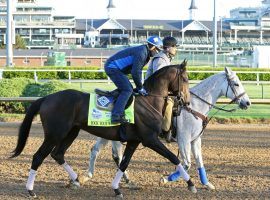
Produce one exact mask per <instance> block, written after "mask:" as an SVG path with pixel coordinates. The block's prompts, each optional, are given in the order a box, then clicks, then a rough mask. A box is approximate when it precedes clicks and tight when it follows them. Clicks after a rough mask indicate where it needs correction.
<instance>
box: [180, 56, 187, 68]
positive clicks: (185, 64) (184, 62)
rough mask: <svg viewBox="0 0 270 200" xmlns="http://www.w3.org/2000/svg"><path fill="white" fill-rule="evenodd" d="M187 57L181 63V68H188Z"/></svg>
mask: <svg viewBox="0 0 270 200" xmlns="http://www.w3.org/2000/svg"><path fill="white" fill-rule="evenodd" d="M186 67H187V59H184V61H183V62H182V63H181V68H182V69H183V70H186V69H187V68H186Z"/></svg>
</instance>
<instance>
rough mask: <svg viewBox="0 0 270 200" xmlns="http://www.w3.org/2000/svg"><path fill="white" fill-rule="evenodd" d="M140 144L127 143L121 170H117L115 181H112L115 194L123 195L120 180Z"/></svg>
mask: <svg viewBox="0 0 270 200" xmlns="http://www.w3.org/2000/svg"><path fill="white" fill-rule="evenodd" d="M139 144H140V143H139V142H127V145H126V148H125V151H124V155H123V159H122V161H121V163H120V166H119V170H118V171H117V173H116V175H115V177H114V179H113V182H112V188H113V190H114V192H115V195H116V196H117V197H122V193H121V192H120V190H119V183H120V180H121V178H122V176H123V174H124V172H125V171H126V169H127V167H128V164H129V162H130V160H131V157H132V155H133V154H134V152H135V150H136V149H137V147H138V145H139Z"/></svg>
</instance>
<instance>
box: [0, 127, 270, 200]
mask: <svg viewBox="0 0 270 200" xmlns="http://www.w3.org/2000/svg"><path fill="white" fill-rule="evenodd" d="M17 129H18V128H17V127H16V128H14V127H9V126H6V125H5V124H0V199H1V200H2V199H27V197H28V194H27V192H26V189H25V183H26V180H27V177H28V172H29V168H30V166H31V160H32V156H33V154H34V153H35V152H36V151H37V149H38V148H39V146H40V144H41V142H42V139H43V134H42V129H41V128H40V125H34V127H32V130H31V133H30V137H29V140H28V142H27V145H26V148H25V149H24V151H23V153H22V154H21V155H20V156H19V157H17V158H14V159H8V156H9V155H10V152H11V151H12V150H13V149H14V148H15V145H16V142H17ZM202 142H203V145H202V146H203V158H204V163H205V168H206V170H207V172H208V179H209V181H211V182H212V183H213V184H214V185H215V187H216V190H215V191H209V190H207V189H205V187H204V186H202V185H201V184H200V181H199V179H198V177H197V173H196V168H195V163H194V162H193V163H192V167H191V169H190V171H189V173H190V174H191V176H192V179H193V181H194V182H195V185H196V186H197V189H198V192H197V194H192V193H191V192H189V191H188V190H187V187H186V183H185V182H184V181H183V180H182V179H181V180H180V181H178V182H173V183H169V184H166V185H164V186H162V187H161V186H159V180H160V178H161V177H162V176H163V175H166V174H169V173H171V172H173V171H174V166H173V165H172V164H171V163H169V162H168V161H167V160H165V159H164V158H162V157H161V156H160V155H158V154H156V153H155V152H153V151H152V150H150V149H147V148H143V147H142V146H140V147H139V149H140V150H137V151H136V152H135V154H134V156H133V159H132V161H131V163H130V166H129V168H128V172H129V177H130V179H131V180H132V181H133V182H134V183H135V184H136V185H137V186H138V187H139V189H138V190H132V189H129V188H127V187H126V186H125V184H124V183H122V184H121V185H122V186H123V187H122V192H123V194H124V198H125V199H270V125H259V124H257V125H254V124H253V125H252V124H244V125H232V124H229V125H209V127H208V128H207V130H206V132H205V134H204V136H203V140H202ZM93 144H94V140H93V136H91V135H90V134H88V133H85V132H82V133H80V136H79V137H78V138H77V139H76V140H75V142H74V143H73V144H72V146H71V147H70V149H69V150H68V152H67V153H66V161H67V163H69V164H70V165H71V166H72V167H73V169H74V170H75V171H76V172H78V173H79V174H84V173H85V172H86V170H87V168H88V157H89V152H90V149H91V147H92V145H93ZM166 145H167V146H168V147H169V149H171V150H172V151H173V152H174V153H177V145H176V143H173V144H166ZM115 172H116V169H115V164H114V162H113V161H112V158H111V147H110V145H108V146H107V147H106V148H105V149H104V150H103V151H102V152H101V153H100V155H99V157H98V161H97V165H96V171H95V174H94V177H93V178H92V179H91V180H90V181H89V182H87V183H86V184H85V185H83V186H82V187H80V188H78V189H71V188H67V187H66V185H67V183H68V175H67V174H66V173H65V172H64V170H63V169H62V167H61V166H58V165H57V164H56V162H54V160H53V159H52V158H51V157H48V158H46V159H45V161H44V163H43V164H42V165H41V167H40V168H39V170H38V174H37V177H36V181H35V188H34V190H35V192H36V193H37V195H38V197H39V199H62V200H63V199H114V193H113V191H112V189H111V181H112V179H113V178H114V175H115Z"/></svg>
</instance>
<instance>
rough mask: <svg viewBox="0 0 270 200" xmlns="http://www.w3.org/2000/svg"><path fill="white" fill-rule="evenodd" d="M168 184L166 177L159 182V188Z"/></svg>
mask: <svg viewBox="0 0 270 200" xmlns="http://www.w3.org/2000/svg"><path fill="white" fill-rule="evenodd" d="M168 182H169V181H168V179H167V178H166V177H161V178H160V180H159V186H163V185H165V184H166V183H168Z"/></svg>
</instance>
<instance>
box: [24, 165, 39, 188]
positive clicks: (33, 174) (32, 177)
mask: <svg viewBox="0 0 270 200" xmlns="http://www.w3.org/2000/svg"><path fill="white" fill-rule="evenodd" d="M36 175H37V171H36V170H33V169H30V172H29V176H28V179H27V183H26V189H27V190H33V189H34V182H35V178H36Z"/></svg>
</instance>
